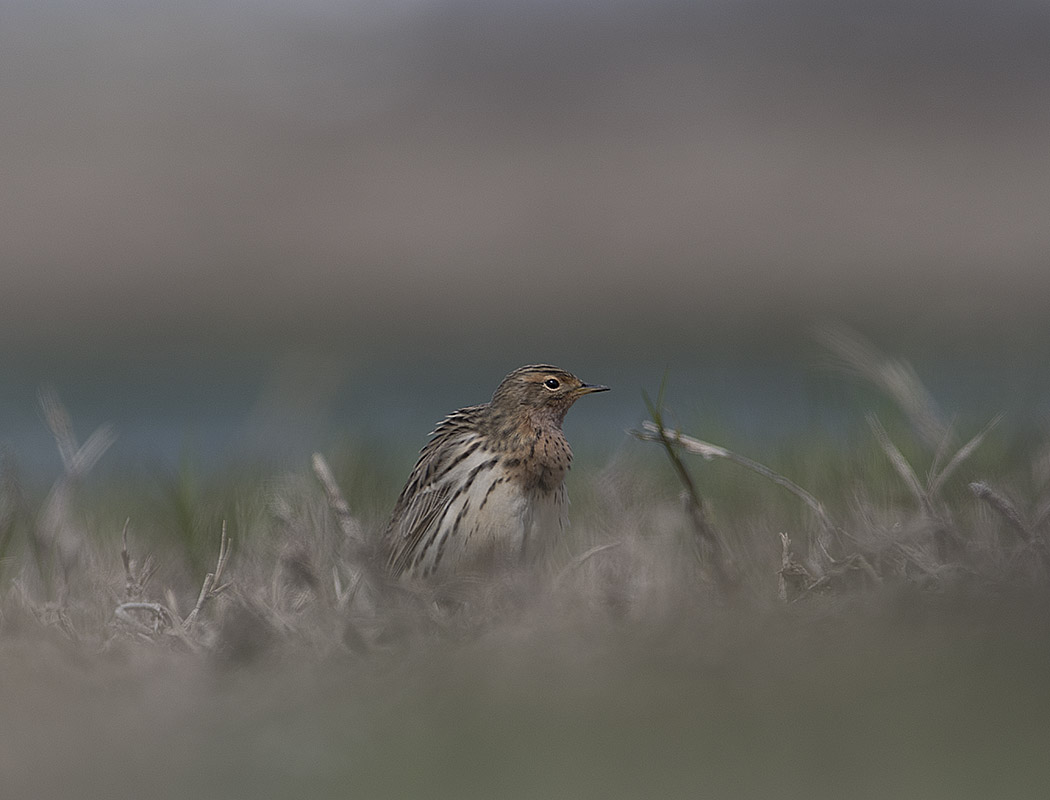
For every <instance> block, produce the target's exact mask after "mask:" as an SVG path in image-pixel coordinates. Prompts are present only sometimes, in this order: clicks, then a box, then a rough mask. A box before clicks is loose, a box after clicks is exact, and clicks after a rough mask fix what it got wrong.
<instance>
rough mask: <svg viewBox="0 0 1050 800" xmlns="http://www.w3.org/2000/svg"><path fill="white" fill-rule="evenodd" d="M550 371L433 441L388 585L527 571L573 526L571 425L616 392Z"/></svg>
mask: <svg viewBox="0 0 1050 800" xmlns="http://www.w3.org/2000/svg"><path fill="white" fill-rule="evenodd" d="M608 390H609V387H608V386H601V385H597V384H588V383H584V382H583V381H581V380H580V379H579V378H577V377H576V376H575V375H573V374H572V373H571V372H567V371H566V370H564V369H561V368H559V367H555V366H552V365H550V364H530V365H527V366H524V367H519V368H518V369H516V370H514V371H513V372H511V373H510V374H509V375H507V376H506V377H505V378H504V379H503V380H502V381H501V382H500V384H499V386H498V387H497V389H496V391H495V393H494V394H493V395H492V400H491V401H490V402H488V403H484V404H482V405H476V406H469V407H467V408H461V409H459V410H458V411H453V412H452V413H451V414H449V415H448V416H447V417H446V418H445V419H444V420H443V421H442V422H440V423H439V424H438V426H437V427H436V428H435V429H434V430H433V431H432V432H431V434H430V436H431V438H430V440H429V441H428V442H427V444H426V445H425V446H424V447H423V449H422V450H421V451H420V454H419V459H418V461H417V462H416V465H415V467H414V468H413V470H412V473H411V475H410V476H409V478H408V482H407V483H406V484H405V488H404V489H403V490H402V492H401V494H400V496H399V497H398V499H397V501H396V503H395V504H394V510H393V513H392V514H391V517H390V521H389V523H388V525H387V527H386V531H385V534H384V536H383V538H382V541H383V550H384V551H385V556H386V568H387V572H388V573H389V575H390V576H391V577H393V578H395V579H403V580H418V579H422V580H433V579H438V578H442V577H451V576H462V575H482V576H483V575H485V574H491V573H493V572H497V573H498V571H499V569H500V567H501V566H503V567H513V566H520V565H523V564H526V563H528V562H529V560H530V556H531V557H535V556H538V555H539V553H540V552H542V549H543V547H544V546H545V544H546V543H547V541H548V540H549V537H550V536H551V535H553V534H556V533H560V531H561V530H563V529H564V526H565V525H566V524H567V522H568V502H569V501H568V495H567V494H566V491H565V474H566V473H567V472H568V471H569V466H570V465H571V463H572V450H571V449H570V447H569V443H568V441H566V439H565V434H564V433H563V432H562V421H563V420H564V419H565V414H566V412H568V410H569V408H570V407H571V406H572V404H573V403H575V402H576V401H577V400H578V399H579V398H580V397H583V396H584V395H586V394H591V393H594V392H605V391H608Z"/></svg>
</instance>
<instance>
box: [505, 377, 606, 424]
mask: <svg viewBox="0 0 1050 800" xmlns="http://www.w3.org/2000/svg"><path fill="white" fill-rule="evenodd" d="M608 390H609V387H608V386H599V385H596V384H590V383H584V382H583V381H581V380H580V379H579V378H577V377H576V376H575V375H573V374H572V373H571V372H566V371H565V370H563V369H561V368H560V367H555V366H552V365H550V364H529V365H528V366H524V367H519V368H518V369H516V370H514V371H513V372H512V373H510V374H509V375H508V376H507V377H505V378H504V379H503V381H502V383H500V385H499V386H498V387H497V389H496V392H495V394H493V395H492V409H493V411H495V412H497V413H506V414H514V413H521V412H523V411H524V412H532V413H533V414H539V415H541V416H545V417H549V418H551V419H552V420H553V421H556V422H557V423H558V424H559V425H560V424H561V421H562V420H563V419H564V418H565V413H566V412H567V411H568V410H569V408H570V407H571V406H572V404H573V403H575V402H576V401H577V400H578V399H579V398H580V397H583V395H585V394H591V393H592V392H607V391H608Z"/></svg>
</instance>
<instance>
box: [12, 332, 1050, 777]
mask: <svg viewBox="0 0 1050 800" xmlns="http://www.w3.org/2000/svg"><path fill="white" fill-rule="evenodd" d="M822 336H823V340H824V344H825V346H826V348H827V350H828V352H829V354H830V355H831V356H832V357H833V358H834V359H835V361H836V363H837V364H838V366H840V367H842V368H843V371H844V372H846V373H850V375H848V376H847V375H843V377H842V380H858V379H859V380H860V381H861V382H862V383H865V384H867V385H869V386H870V387H871V389H872V391H873V392H875V393H877V394H878V395H879V396H880V397H881V398H882V402H881V405H878V407H877V408H876V409H875V410H869V409H858V417H859V419H858V426H857V428H856V431H859V433H856V435H855V436H852V437H847V438H845V439H844V440H842V441H841V442H837V443H836V442H835V441H832V440H825V439H816V440H815V439H812V438H806V437H804V436H801V435H800V436H798V437H795V438H794V439H792V440H791V441H789V442H781V443H780V444H779V445H778V446H777V447H776V448H775V449H772V450H771V451H769V452H767V453H766V454H764V455H763V457H762V458H761V459H759V460H763V461H765V462H767V463H763V464H758V463H756V462H754V461H751V460H750V459H751V458H753V457H757V456H758V455H760V454H756V453H748V454H747V456H745V455H743V454H740V453H736V452H733V451H730V450H727V449H725V448H724V447H720V446H716V445H712V444H708V443H705V442H701V441H699V439H697V438H694V436H693V435H695V436H700V435H701V434H702V431H700V430H685V431H678V430H677V429H672V428H673V426H671V425H670V423H667V422H665V418H667V417H669V416H670V412H671V411H672V410H670V409H667V408H665V405H664V399H663V397H662V394H661V393H659V392H653V393H652V394H651V395H650V396H647V400H648V404H649V407H648V409H647V411H648V417H649V419H648V422H647V423H646V425H644V426H639V428H638V430H636V431H634V435H633V437H632V438H629V439H628V446H625V447H624V448H622V449H621V450H620V451H619V452H618V455H616V456H615V457H610V458H609V459H607V460H606V462H605V463H601V464H595V463H584V464H582V465H578V468H577V469H576V470H575V471H574V473H573V482H572V484H571V490H572V493H573V500H574V504H573V509H572V517H573V523H572V527H571V529H570V532H569V535H568V536H567V537H566V538H565V539H564V541H562V542H561V543H560V546H559V548H558V549H557V551H556V552H553V553H551V554H550V555H549V558H547V559H546V560H545V561H544V563H542V564H539V565H536V566H535V567H534V568H531V569H528V570H525V571H523V572H522V573H520V574H518V573H514V574H501V575H499V576H496V577H495V578H494V579H493V580H491V581H484V582H476V581H475V582H463V583H458V584H448V585H441V586H437V587H429V588H427V589H414V588H408V587H403V586H390V585H388V584H386V583H385V582H384V580H383V579H382V577H381V575H380V574H379V572H378V570H377V569H376V565H375V560H374V554H373V542H374V540H375V537H376V535H377V533H378V531H379V530H380V528H381V526H382V524H383V521H384V520H383V516H384V514H385V513H386V510H387V509H388V508H389V505H390V504H391V503H392V500H393V497H394V496H395V494H396V492H397V491H398V489H399V488H400V486H399V484H400V480H401V478H402V477H403V476H401V475H400V474H397V473H395V472H394V471H393V470H392V469H388V467H389V464H388V463H387V462H385V461H382V460H381V459H379V460H377V458H376V457H375V456H374V454H365V453H354V452H351V451H350V450H349V449H346V448H344V449H341V450H335V449H334V450H333V451H332V452H330V453H329V454H328V455H327V457H326V456H324V455H321V456H319V457H317V458H315V460H314V463H313V464H312V465H303V466H302V469H301V470H299V471H295V470H293V471H290V472H285V473H282V474H259V470H257V469H255V470H251V469H247V468H242V469H235V468H233V469H228V470H225V471H220V470H212V471H205V470H200V471H198V470H194V469H193V468H192V467H190V466H189V465H184V467H183V468H182V469H180V470H179V471H178V472H176V473H174V474H170V475H167V476H166V477H163V478H161V477H158V476H155V475H149V474H140V475H125V476H123V477H122V478H121V479H119V480H118V479H116V478H114V477H112V476H109V477H105V478H101V477H95V476H94V475H93V471H92V470H93V467H94V464H95V462H96V461H98V460H99V459H100V458H102V457H103V455H104V453H105V450H106V448H107V446H108V443H109V442H110V441H111V432H110V431H108V430H107V429H105V428H102V429H99V430H98V431H96V432H94V433H93V434H92V435H91V436H89V437H87V438H86V440H85V441H84V442H83V443H80V442H78V441H76V439H75V438H74V436H73V433H72V430H73V426H72V422H71V420H70V419H69V417H68V414H67V413H66V411H65V409H64V408H63V406H62V403H61V401H60V399H59V398H58V397H57V396H56V395H55V394H53V393H50V392H44V393H42V395H41V403H42V409H43V417H44V419H45V420H46V422H47V423H48V425H49V426H50V428H51V430H52V432H53V434H54V436H55V440H56V442H57V444H58V447H59V450H60V451H61V453H62V458H63V462H64V464H65V472H64V474H63V475H62V476H61V477H60V478H59V479H58V480H57V481H56V482H55V483H54V485H53V486H51V487H50V489H49V490H47V491H36V490H34V489H33V488H32V486H30V485H29V482H28V481H24V480H22V479H21V477H20V473H19V470H18V464H17V459H16V458H15V457H13V456H9V457H8V460H7V462H6V463H5V466H4V473H3V474H4V481H3V494H2V498H3V505H2V507H0V510H2V514H0V547H2V553H0V555H2V560H0V580H2V590H3V594H2V597H0V674H2V675H3V681H2V683H0V707H2V708H3V719H4V724H3V726H0V776H2V780H3V787H4V789H3V794H4V796H5V797H71V798H72V797H76V798H90V797H144V796H145V797H180V798H181V797H189V796H192V797H202V798H204V797H206V798H211V797H214V798H223V797H287V796H291V795H293V794H294V795H297V796H304V797H328V796H331V797H424V796H425V797H521V798H533V797H536V798H539V797H552V798H553V797H565V798H581V797H639V796H652V797H698V796H699V797H719V798H726V797H741V798H752V797H766V796H784V797H809V798H813V797H829V798H831V797H850V798H890V797H892V798H908V797H914V798H940V797H945V798H949V797H950V798H962V797H974V798H978V797H980V798H986V797H1044V796H1046V795H1047V793H1048V792H1050V768H1048V767H1047V766H1046V758H1045V755H1046V743H1047V741H1050V722H1048V720H1050V677H1048V674H1050V673H1048V672H1047V664H1048V663H1050V615H1048V614H1047V602H1048V600H1050V593H1048V580H1047V577H1048V565H1050V561H1048V556H1047V551H1046V544H1045V535H1046V527H1047V520H1048V517H1050V467H1048V466H1047V465H1048V463H1050V460H1048V456H1047V453H1048V452H1050V451H1048V450H1047V442H1046V440H1045V439H1044V438H1042V437H1041V436H1038V435H1027V436H1026V435H1020V434H1019V433H1018V432H1017V431H1016V430H1012V429H1011V428H1010V426H1009V421H1008V420H999V419H993V420H991V421H989V422H988V424H987V425H977V426H975V427H974V428H973V429H972V430H956V429H955V428H956V426H954V425H952V424H949V423H948V422H946V417H945V415H944V414H943V413H942V412H940V411H939V410H938V409H937V407H936V404H935V403H934V402H933V399H932V398H931V397H930V395H929V394H928V393H927V391H926V390H925V388H924V387H923V385H922V383H921V382H920V381H919V378H918V376H917V375H916V374H915V373H914V371H913V370H911V368H910V367H909V366H908V365H907V364H906V363H905V362H903V361H900V360H895V359H892V358H888V357H886V356H884V355H882V354H881V353H879V352H878V351H877V350H876V349H875V348H873V347H872V346H871V345H870V344H868V343H866V342H864V341H863V340H861V339H860V338H859V337H857V336H855V335H854V334H852V333H851V332H849V331H845V330H841V329H826V330H825V331H824V332H823V334H822ZM866 411H867V412H868V413H867V416H866V417H865V412H866ZM645 413H646V409H644V408H642V409H640V414H641V415H645ZM661 424H664V425H666V426H667V427H661ZM645 440H648V441H647V442H646V441H645ZM691 451H692V452H691ZM377 464H381V465H382V467H383V468H381V469H380V468H377V466H376V465H377Z"/></svg>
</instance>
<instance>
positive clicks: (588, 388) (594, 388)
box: [576, 383, 609, 395]
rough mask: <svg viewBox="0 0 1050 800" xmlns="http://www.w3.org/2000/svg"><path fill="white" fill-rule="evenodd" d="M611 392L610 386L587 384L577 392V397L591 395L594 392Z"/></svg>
mask: <svg viewBox="0 0 1050 800" xmlns="http://www.w3.org/2000/svg"><path fill="white" fill-rule="evenodd" d="M607 391H609V387H608V386H602V385H601V384H597V383H585V384H583V385H581V386H580V388H579V389H577V390H576V394H577V395H585V394H591V393H592V392H607Z"/></svg>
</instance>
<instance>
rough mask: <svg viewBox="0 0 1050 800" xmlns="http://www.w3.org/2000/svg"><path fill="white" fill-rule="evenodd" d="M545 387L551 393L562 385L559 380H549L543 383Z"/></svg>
mask: <svg viewBox="0 0 1050 800" xmlns="http://www.w3.org/2000/svg"><path fill="white" fill-rule="evenodd" d="M543 385H544V386H546V387H547V388H548V389H550V390H551V391H554V390H555V389H557V388H558V387H559V386H561V384H560V383H558V379H557V378H547V380H545V381H544V382H543Z"/></svg>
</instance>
